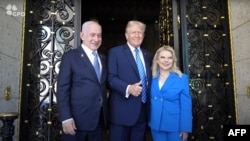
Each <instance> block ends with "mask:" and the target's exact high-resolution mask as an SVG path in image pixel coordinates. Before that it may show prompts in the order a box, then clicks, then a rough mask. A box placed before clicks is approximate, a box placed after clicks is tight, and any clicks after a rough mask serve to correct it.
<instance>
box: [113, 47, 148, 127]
mask: <svg viewBox="0 0 250 141" xmlns="http://www.w3.org/2000/svg"><path fill="white" fill-rule="evenodd" d="M141 51H142V53H143V57H144V62H145V66H146V72H147V80H148V84H149V85H150V81H151V76H152V74H151V64H152V54H151V53H150V52H148V51H146V50H144V49H142V48H141ZM108 74H109V75H108V84H109V87H110V89H111V93H110V96H109V101H110V102H109V104H110V105H109V106H110V121H111V122H112V123H116V124H122V125H127V126H131V125H133V124H135V123H136V121H137V119H138V117H139V113H140V109H141V97H140V96H139V97H134V96H132V95H130V96H129V98H126V97H125V95H126V88H127V86H128V85H129V84H134V83H137V82H139V81H140V76H139V72H138V69H137V65H136V62H135V59H134V56H133V54H132V52H131V50H130V48H129V46H128V45H127V44H124V45H121V46H118V47H114V48H111V49H110V50H109V54H108Z"/></svg>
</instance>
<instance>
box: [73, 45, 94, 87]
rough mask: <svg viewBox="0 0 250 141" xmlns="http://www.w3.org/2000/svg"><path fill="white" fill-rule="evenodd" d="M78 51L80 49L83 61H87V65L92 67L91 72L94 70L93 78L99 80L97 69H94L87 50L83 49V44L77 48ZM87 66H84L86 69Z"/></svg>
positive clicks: (79, 53) (79, 52)
mask: <svg viewBox="0 0 250 141" xmlns="http://www.w3.org/2000/svg"><path fill="white" fill-rule="evenodd" d="M77 51H78V55H79V56H80V57H81V60H82V62H83V63H85V65H86V66H87V67H86V68H89V69H90V72H92V73H91V74H92V75H93V78H96V81H98V78H97V76H96V73H95V69H94V67H93V65H92V63H91V61H90V59H89V58H88V56H87V54H86V53H85V51H84V50H83V49H82V47H81V46H80V47H78V48H77ZM86 68H84V69H86ZM89 75H90V74H89ZM98 82H99V81H98Z"/></svg>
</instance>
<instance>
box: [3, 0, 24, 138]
mask: <svg viewBox="0 0 250 141" xmlns="http://www.w3.org/2000/svg"><path fill="white" fill-rule="evenodd" d="M9 5H11V6H12V8H11V9H8V10H7V9H6V8H7V7H8V6H9ZM13 6H14V7H13ZM7 11H8V12H7ZM18 14H20V15H18ZM21 14H22V16H21ZM23 14H24V13H23V0H0V19H1V20H0V25H1V26H0V113H3V112H18V104H19V82H20V81H19V80H20V59H21V46H22V43H21V42H22V19H23ZM7 86H10V88H11V95H10V96H11V97H10V99H9V100H6V99H5V88H6V87H7ZM17 122H18V120H16V121H15V122H14V124H15V125H16V130H15V136H14V138H13V140H14V141H15V140H17V135H16V134H17V130H18V129H17V128H18V127H17V125H18V124H17ZM0 126H2V122H1V123H0Z"/></svg>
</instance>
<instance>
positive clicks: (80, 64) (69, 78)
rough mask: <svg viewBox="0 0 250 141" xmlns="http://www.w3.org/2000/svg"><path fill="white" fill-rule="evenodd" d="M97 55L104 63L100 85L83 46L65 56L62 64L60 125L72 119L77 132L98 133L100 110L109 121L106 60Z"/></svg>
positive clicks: (57, 95) (60, 71) (58, 92)
mask: <svg viewBox="0 0 250 141" xmlns="http://www.w3.org/2000/svg"><path fill="white" fill-rule="evenodd" d="M98 54H99V57H100V60H101V63H102V74H101V82H99V81H98V78H97V76H96V73H95V70H94V67H93V65H92V64H91V62H90V60H89V58H88V56H87V55H86V53H85V52H84V50H83V48H82V47H81V46H79V47H78V48H76V49H73V50H70V51H68V52H65V53H64V54H63V57H62V60H61V64H60V70H59V75H58V80H57V94H56V97H57V104H58V111H59V117H60V120H61V121H64V120H66V119H69V118H73V119H74V121H75V123H76V128H77V129H78V130H93V129H95V128H96V126H97V124H98V122H99V116H100V110H101V107H103V114H104V120H105V121H106V120H107V117H106V116H107V90H106V78H107V66H106V57H105V56H104V55H103V54H101V53H98ZM105 123H106V122H105Z"/></svg>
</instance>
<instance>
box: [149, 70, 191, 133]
mask: <svg viewBox="0 0 250 141" xmlns="http://www.w3.org/2000/svg"><path fill="white" fill-rule="evenodd" d="M149 126H150V127H151V128H152V129H154V130H157V131H168V132H180V131H186V132H191V131H192V100H191V96H190V94H189V82H188V76H187V75H186V74H182V77H179V76H178V75H177V74H176V73H173V72H171V73H170V75H169V76H168V78H167V80H166V81H165V83H164V84H163V86H162V88H161V89H159V77H155V78H153V79H152V84H151V92H150V106H149Z"/></svg>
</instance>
